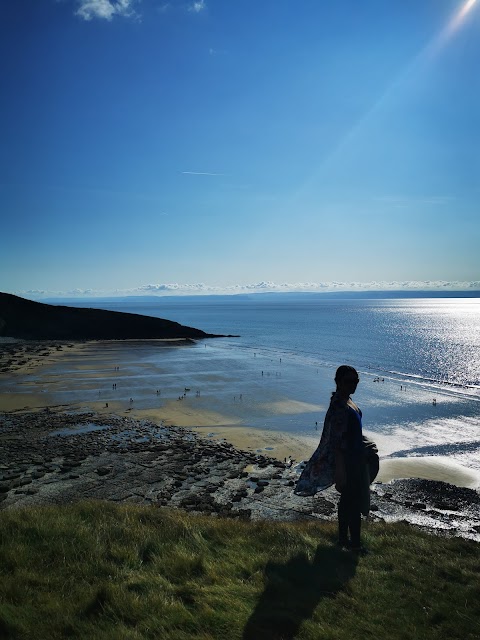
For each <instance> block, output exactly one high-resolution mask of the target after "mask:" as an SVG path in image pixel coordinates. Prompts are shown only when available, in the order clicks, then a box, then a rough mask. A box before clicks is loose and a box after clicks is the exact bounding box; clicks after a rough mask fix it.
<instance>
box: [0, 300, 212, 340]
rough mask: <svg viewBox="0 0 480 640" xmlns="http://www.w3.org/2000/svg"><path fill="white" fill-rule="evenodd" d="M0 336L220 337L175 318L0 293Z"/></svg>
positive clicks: (66, 337) (102, 337)
mask: <svg viewBox="0 0 480 640" xmlns="http://www.w3.org/2000/svg"><path fill="white" fill-rule="evenodd" d="M0 336H8V337H9V338H24V339H27V340H126V339H148V338H150V339H152V338H156V339H167V338H168V339H173V338H219V337H224V336H217V335H215V334H211V333H205V332H204V331H201V330H200V329H194V328H192V327H184V326H183V325H181V324H179V323H178V322H172V321H171V320H163V319H162V318H152V317H150V316H142V315H138V314H135V313H121V312H118V311H104V310H103V309H81V308H74V307H66V306H54V305H50V304H44V303H41V302H32V301H31V300H25V299H24V298H19V297H18V296H14V295H11V294H9V293H0Z"/></svg>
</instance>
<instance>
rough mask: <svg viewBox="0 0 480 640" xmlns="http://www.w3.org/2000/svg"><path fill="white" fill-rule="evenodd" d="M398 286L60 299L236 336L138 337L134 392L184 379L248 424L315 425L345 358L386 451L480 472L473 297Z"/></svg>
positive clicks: (289, 429) (479, 353) (168, 390)
mask: <svg viewBox="0 0 480 640" xmlns="http://www.w3.org/2000/svg"><path fill="white" fill-rule="evenodd" d="M400 295H401V294H397V295H396V296H393V295H392V296H390V297H378V296H375V297H373V296H372V297H368V294H366V295H363V296H353V295H352V296H348V295H342V294H335V295H330V296H329V295H311V294H305V295H294V294H291V295H290V294H271V295H269V294H263V295H262V294H252V295H244V296H241V295H240V296H195V297H193V296H188V297H180V296H176V297H174V296H170V297H169V296H165V297H160V296H151V297H149V296H145V297H139V298H135V297H127V298H117V299H113V298H112V299H103V300H102V299H94V300H75V301H68V303H65V302H64V303H63V304H69V305H71V306H82V307H92V308H103V309H109V310H113V311H123V312H128V313H136V314H142V315H149V316H155V317H161V318H166V319H169V320H173V321H175V322H179V323H181V324H184V325H188V326H192V327H196V328H198V329H202V330H203V331H205V332H207V333H213V334H222V335H228V336H232V337H224V338H216V339H210V340H200V341H197V342H196V343H195V344H192V345H190V346H188V347H184V348H181V349H178V348H177V349H174V348H172V349H162V350H159V349H155V348H152V347H151V346H148V345H147V344H145V345H144V346H142V347H139V348H138V349H137V351H136V352H135V353H136V355H135V357H136V358H137V359H138V361H139V362H138V363H139V364H142V363H143V364H149V365H154V366H156V369H155V371H156V373H155V376H154V377H152V374H151V373H149V374H148V375H150V377H151V378H152V379H151V380H150V381H146V380H145V373H144V372H145V368H144V369H142V370H141V369H139V370H138V372H137V373H138V380H137V382H135V380H132V385H133V387H132V388H133V391H130V392H131V393H135V397H136V398H137V397H138V398H139V401H141V400H142V390H143V389H145V388H146V387H148V388H149V389H151V388H153V387H156V388H157V389H158V388H160V389H161V393H163V395H164V396H166V395H169V394H170V395H175V393H178V390H183V389H184V388H188V389H191V390H192V393H193V391H195V393H196V394H197V392H198V396H199V397H201V399H202V402H203V403H206V404H204V405H203V406H204V407H208V398H209V397H210V398H212V403H213V398H215V403H214V404H215V408H216V409H217V410H218V409H219V407H220V408H221V409H222V411H221V412H222V413H226V414H228V413H229V412H231V413H232V414H234V415H235V416H236V417H237V419H238V420H239V422H240V423H241V424H244V425H245V426H249V427H253V428H261V429H267V430H272V431H275V430H276V431H282V432H285V433H289V434H291V435H296V436H310V437H311V436H317V435H318V433H320V432H321V425H322V423H323V418H324V415H325V411H326V408H327V406H328V402H329V398H330V394H331V392H332V391H333V389H334V387H335V384H334V380H333V378H334V375H335V370H336V368H337V367H338V366H339V365H341V364H349V365H352V366H354V367H355V368H356V369H357V371H358V372H359V375H360V384H359V386H358V388H357V391H356V395H355V398H354V399H355V401H356V402H357V404H358V405H359V406H360V408H361V409H362V412H363V426H364V430H365V432H366V433H367V434H368V435H371V436H372V437H374V439H375V440H376V441H377V442H379V443H380V447H381V452H382V455H384V456H389V457H415V456H441V457H443V458H445V457H448V458H450V459H451V460H453V461H455V462H456V463H459V464H461V465H462V466H465V467H469V468H470V469H475V470H477V471H479V472H480V297H478V293H477V295H470V296H469V297H461V294H458V295H455V294H449V297H440V296H438V295H437V296H435V297H430V296H429V295H428V294H423V295H422V294H417V295H416V296H415V297H400ZM119 357H120V355H119ZM142 371H143V373H142ZM149 371H151V369H149ZM135 385H137V387H135ZM292 403H293V404H292ZM213 406H214V405H213V404H211V405H210V407H211V408H213ZM268 406H270V407H277V410H273V409H272V411H267V410H265V407H268ZM288 406H294V407H296V409H295V410H293V411H289V410H288ZM279 407H284V408H285V407H287V409H286V410H278V408H279ZM302 407H303V409H302Z"/></svg>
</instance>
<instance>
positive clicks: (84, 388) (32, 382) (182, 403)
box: [0, 341, 480, 488]
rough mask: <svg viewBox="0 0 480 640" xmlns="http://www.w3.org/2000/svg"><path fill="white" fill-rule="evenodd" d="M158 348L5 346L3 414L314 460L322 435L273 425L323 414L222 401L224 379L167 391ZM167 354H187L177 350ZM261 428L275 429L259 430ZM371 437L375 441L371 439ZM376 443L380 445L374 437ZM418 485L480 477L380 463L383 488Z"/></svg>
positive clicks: (290, 405) (410, 461)
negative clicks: (51, 415) (113, 422)
mask: <svg viewBox="0 0 480 640" xmlns="http://www.w3.org/2000/svg"><path fill="white" fill-rule="evenodd" d="M158 342H159V341H153V343H152V341H144V342H140V341H132V342H131V343H130V344H128V343H127V342H123V341H122V342H112V343H106V342H82V343H68V344H62V343H58V342H55V343H46V344H43V343H26V342H22V343H14V344H7V345H1V346H2V350H1V356H0V410H1V411H6V412H23V411H32V410H43V409H45V408H46V407H50V408H52V409H53V408H55V409H57V410H60V409H61V410H69V411H81V410H85V409H90V410H92V411H95V412H96V413H98V414H99V415H108V414H110V413H112V414H116V415H122V414H123V415H125V416H128V417H131V418H135V419H145V420H149V421H152V422H154V423H156V424H159V425H161V424H162V425H174V426H178V427H187V428H190V429H194V430H196V431H197V432H198V433H199V434H200V435H202V436H204V437H206V438H209V439H213V440H217V441H227V442H229V443H231V444H233V445H234V446H235V447H237V448H238V449H242V450H245V451H250V452H257V453H263V454H264V455H268V456H270V457H274V458H277V459H278V460H284V459H285V458H288V457H291V458H293V459H294V460H295V461H297V462H300V461H302V460H307V459H308V458H309V457H310V456H311V454H312V453H313V451H314V450H315V448H316V446H317V445H318V441H319V431H316V430H313V429H312V432H311V436H297V435H295V434H292V433H288V432H286V431H285V430H282V429H281V428H278V429H276V428H272V427H271V425H272V424H273V425H275V421H276V420H278V421H279V424H280V421H281V420H282V419H283V420H288V419H290V418H292V419H294V418H295V417H296V416H299V415H300V416H302V418H305V416H309V415H311V416H312V417H311V420H312V423H313V421H318V424H319V425H321V422H320V421H322V420H323V415H324V411H325V407H324V406H322V405H320V404H314V403H306V402H300V401H298V400H296V399H294V398H288V397H280V398H279V397H278V396H277V397H275V396H274V395H273V394H272V395H271V397H267V394H266V393H265V391H264V390H263V389H262V395H261V396H260V397H259V399H258V400H257V399H256V398H253V399H252V397H251V395H252V394H250V395H249V396H248V397H245V396H243V397H242V394H239V395H238V396H233V397H230V396H229V397H228V398H227V397H226V396H225V393H224V392H223V393H222V389H223V388H222V387H221V383H222V382H224V386H226V385H227V384H228V381H222V380H221V377H220V376H217V377H218V378H219V381H216V382H215V381H213V382H212V380H214V377H215V376H212V375H211V374H209V376H208V384H209V386H214V385H215V384H216V385H217V388H218V389H219V391H218V393H216V390H215V389H213V391H212V392H210V393H208V394H207V393H203V392H202V394H200V392H199V391H196V389H195V388H189V387H183V386H182V385H183V382H182V383H180V382H179V383H178V385H176V386H175V388H174V389H170V388H165V382H164V380H163V379H162V375H163V374H164V372H163V371H161V370H160V371H159V366H158V364H157V363H154V362H151V361H150V360H149V358H148V353H149V350H154V351H155V352H157V351H156V350H157V349H158V348H160V345H159V344H158ZM165 346H167V347H169V348H170V349H180V350H181V349H183V347H181V346H178V345H175V346H174V345H168V344H167V345H165V344H164V345H163V347H165ZM205 350H206V351H207V349H205ZM201 351H202V350H197V352H196V355H197V357H200V356H203V355H204V354H203V353H202V352H201ZM146 354H147V356H146ZM174 356H175V354H174ZM160 362H161V359H160ZM160 369H161V365H160ZM262 375H263V372H262ZM183 377H184V378H185V380H188V379H189V373H188V372H185V373H184V374H183ZM112 380H114V381H115V382H112ZM157 380H162V389H161V391H159V389H156V388H154V387H153V388H149V386H148V385H152V384H153V383H154V382H156V381H157ZM114 385H115V386H114ZM262 420H264V422H265V423H266V424H268V428H262V427H261V426H258V423H260V424H261V422H262ZM254 423H256V424H255V426H253V424H254ZM318 428H319V429H321V426H319V427H318ZM367 435H371V434H368V432H367ZM373 437H374V439H375V435H373ZM386 442H387V441H386V438H385V437H382V438H379V439H378V440H377V444H378V446H379V453H380V455H381V457H382V456H383V457H385V448H386V450H387V452H388V443H387V444H385V443H386ZM415 477H416V478H425V479H431V480H441V481H445V482H449V483H451V484H455V485H457V486H460V487H469V488H477V487H478V486H479V485H480V477H479V474H478V473H477V472H476V471H475V470H470V469H468V468H466V467H464V466H462V465H459V464H458V463H456V462H455V461H452V460H449V459H448V458H447V457H442V456H438V457H437V456H436V457H432V456H416V457H409V458H408V457H402V458H387V459H384V460H382V461H381V468H380V475H379V478H378V479H379V480H380V481H382V482H389V481H391V480H393V479H395V478H415Z"/></svg>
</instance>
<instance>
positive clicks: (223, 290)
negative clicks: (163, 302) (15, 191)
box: [12, 280, 480, 300]
mask: <svg viewBox="0 0 480 640" xmlns="http://www.w3.org/2000/svg"><path fill="white" fill-rule="evenodd" d="M479 290H480V281H479V280H477V281H472V282H463V281H447V280H405V281H375V282H295V283H291V282H281V283H276V282H272V281H269V280H265V281H260V282H255V283H250V284H233V285H226V286H217V285H208V284H205V283H204V282H197V283H178V282H169V283H162V284H145V285H142V286H139V287H134V288H131V289H73V290H70V291H51V290H50V291H49V290H46V289H30V290H22V291H12V293H14V294H16V295H19V296H23V297H25V298H31V299H35V300H38V299H45V298H100V297H119V296H138V295H180V296H181V295H235V294H239V293H266V292H269V293H270V292H279V293H282V292H284V293H301V292H312V293H329V292H333V291H337V292H341V291H343V292H354V291H357V292H358V291H365V292H368V291H371V292H373V291H377V292H382V291H385V292H387V291H405V292H407V291H479Z"/></svg>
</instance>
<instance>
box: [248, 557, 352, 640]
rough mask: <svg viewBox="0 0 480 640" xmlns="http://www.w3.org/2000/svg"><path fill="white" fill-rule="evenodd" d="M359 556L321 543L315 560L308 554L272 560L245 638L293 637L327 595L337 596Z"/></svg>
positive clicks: (283, 639) (279, 639)
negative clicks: (283, 560) (263, 588)
mask: <svg viewBox="0 0 480 640" xmlns="http://www.w3.org/2000/svg"><path fill="white" fill-rule="evenodd" d="M356 567H357V558H356V556H354V555H352V554H350V553H347V552H345V551H342V550H340V549H336V548H335V547H323V546H319V547H318V548H317V551H316V553H315V557H314V559H313V562H310V560H309V559H308V558H307V556H306V555H305V554H300V555H298V556H295V557H294V558H291V559H290V560H289V561H288V562H287V563H285V564H280V563H274V562H269V563H268V564H267V566H266V568H265V577H266V585H265V591H264V592H263V594H262V595H261V597H260V600H259V601H258V603H257V606H256V607H255V610H254V611H253V613H252V615H251V616H250V618H249V620H248V622H247V624H246V626H245V629H244V631H243V636H242V638H243V640H259V638H261V639H262V640H291V639H293V638H294V637H295V636H296V634H297V632H298V630H299V628H300V625H301V624H302V622H303V621H304V620H307V619H309V618H311V617H312V614H313V611H314V610H315V608H316V606H317V605H318V603H319V602H320V601H321V600H322V599H323V598H334V597H335V596H336V594H337V593H338V592H339V591H341V590H342V589H343V588H344V587H345V585H346V584H347V583H348V582H349V580H351V578H353V576H354V575H355V571H356Z"/></svg>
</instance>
